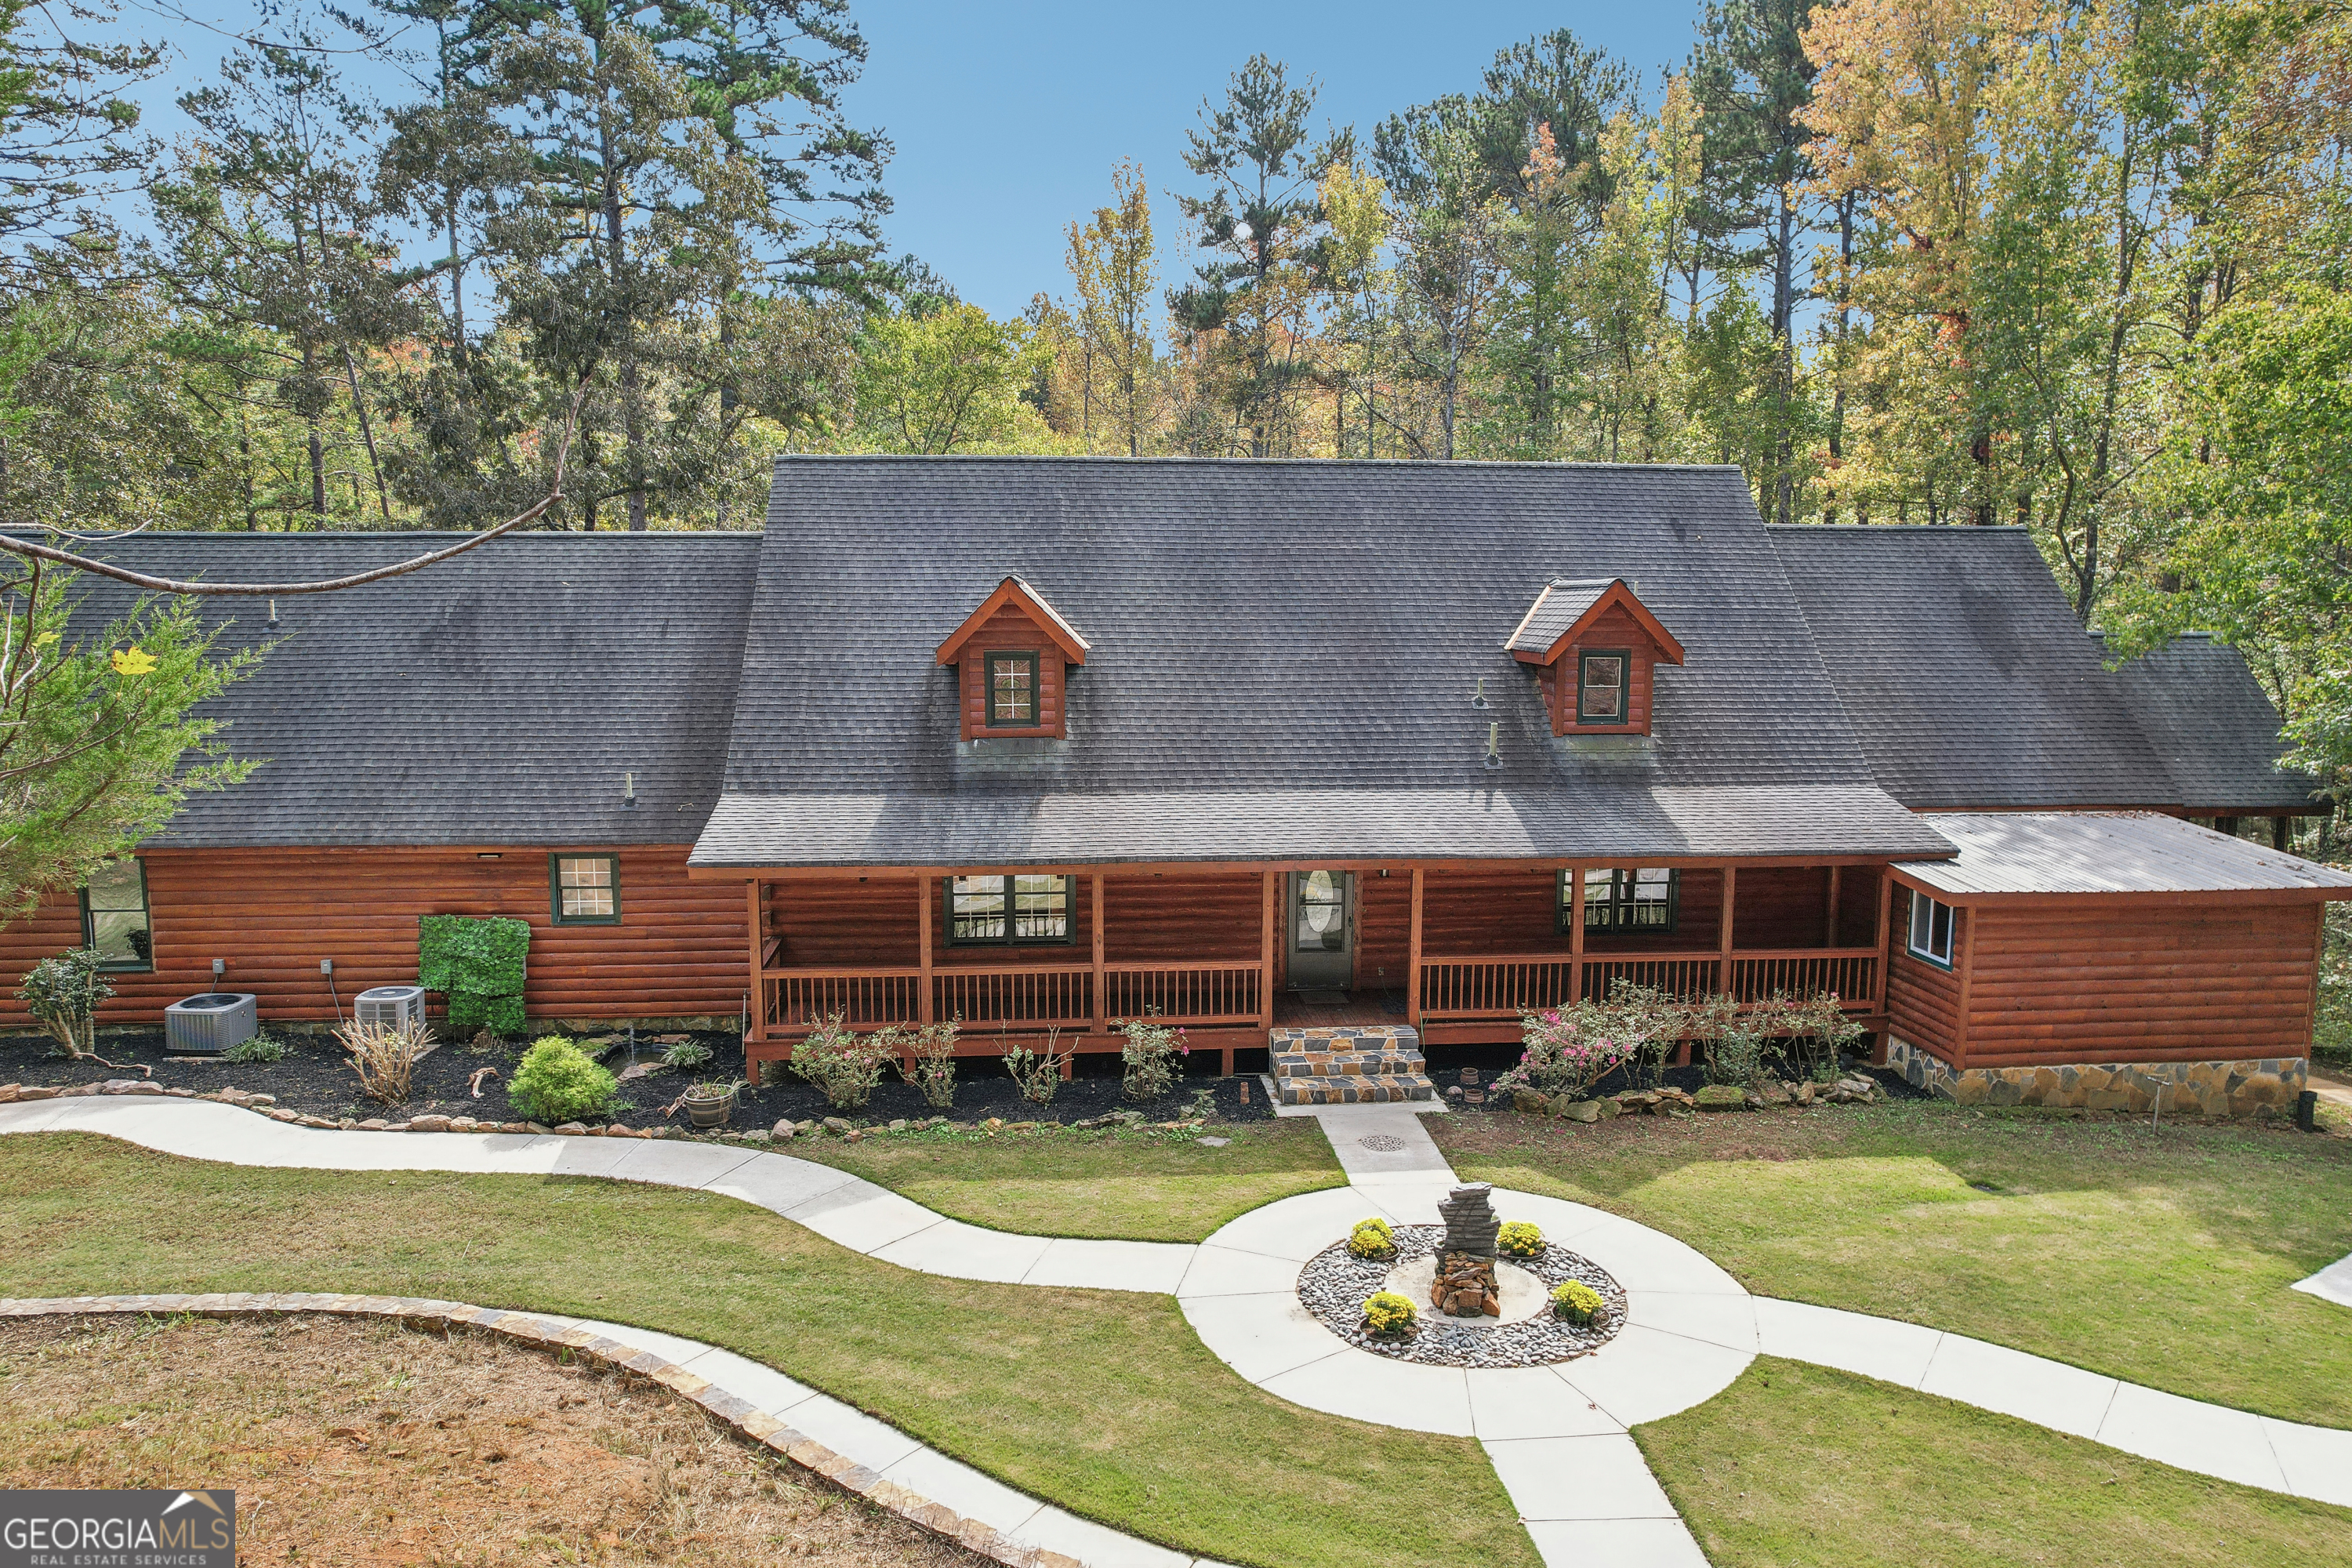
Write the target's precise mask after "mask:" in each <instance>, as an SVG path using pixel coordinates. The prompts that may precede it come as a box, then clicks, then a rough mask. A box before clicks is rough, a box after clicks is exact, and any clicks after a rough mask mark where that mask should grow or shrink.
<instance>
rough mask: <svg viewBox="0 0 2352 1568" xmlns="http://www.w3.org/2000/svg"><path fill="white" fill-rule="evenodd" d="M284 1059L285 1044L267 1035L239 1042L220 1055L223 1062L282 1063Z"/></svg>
mask: <svg viewBox="0 0 2352 1568" xmlns="http://www.w3.org/2000/svg"><path fill="white" fill-rule="evenodd" d="M285 1059H286V1042H285V1041H283V1040H273V1039H271V1038H270V1037H268V1035H256V1036H254V1037H252V1038H251V1039H249V1040H239V1041H238V1042H237V1043H236V1044H235V1045H233V1046H231V1047H229V1048H228V1049H226V1050H225V1051H223V1052H222V1053H221V1060H223V1061H225V1062H282V1061H284V1060H285Z"/></svg>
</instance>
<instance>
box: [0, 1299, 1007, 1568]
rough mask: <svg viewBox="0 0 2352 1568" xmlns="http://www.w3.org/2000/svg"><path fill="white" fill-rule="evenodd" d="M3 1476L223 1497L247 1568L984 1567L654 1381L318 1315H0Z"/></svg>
mask: <svg viewBox="0 0 2352 1568" xmlns="http://www.w3.org/2000/svg"><path fill="white" fill-rule="evenodd" d="M0 1431H5V1432H6V1433H8V1434H9V1440H8V1442H7V1443H6V1444H5V1446H0V1486H5V1487H11V1488H16V1487H180V1486H191V1487H210V1486H222V1487H234V1488H235V1489H236V1498H237V1528H238V1535H239V1542H238V1544H239V1547H240V1549H241V1550H240V1552H239V1554H238V1555H239V1559H240V1561H242V1562H244V1563H335V1564H342V1563H352V1564H369V1565H378V1564H381V1565H387V1568H388V1565H391V1564H408V1563H436V1564H437V1563H453V1564H454V1563H467V1564H505V1563H593V1564H598V1565H612V1568H625V1565H633V1564H639V1563H665V1564H672V1563H675V1564H700V1563H709V1564H713V1565H717V1564H738V1563H764V1562H770V1561H773V1560H776V1559H789V1560H791V1561H793V1562H796V1563H797V1562H807V1563H822V1564H825V1565H827V1568H869V1565H872V1568H880V1565H885V1564H901V1563H904V1564H915V1565H918V1568H967V1565H973V1568H976V1565H978V1564H979V1563H981V1562H982V1559H980V1558H979V1557H976V1556H974V1555H972V1554H971V1552H966V1551H964V1550H963V1549H962V1548H961V1547H959V1546H956V1545H954V1544H953V1543H951V1542H945V1541H942V1540H940V1539H939V1538H938V1537H936V1536H933V1535H930V1534H928V1533H927V1532H925V1531H921V1530H919V1529H917V1528H916V1527H915V1526H913V1525H910V1524H908V1523H906V1522H905V1521H901V1520H898V1519H895V1518H892V1517H890V1516H888V1515H887V1514H883V1513H880V1512H878V1511H877V1510H874V1509H872V1508H870V1507H868V1506H867V1505H866V1503H865V1502H864V1501H863V1500H859V1499H857V1498H854V1497H851V1496H848V1495H847V1494H845V1493H841V1492H837V1491H835V1490H833V1489H830V1488H828V1487H826V1486H824V1484H823V1483H821V1482H816V1481H813V1480H811V1479H807V1478H805V1477H804V1476H803V1475H802V1474H801V1473H799V1472H797V1471H795V1470H794V1469H793V1468H791V1467H790V1466H789V1465H787V1464H785V1463H784V1462H782V1460H779V1459H777V1458H774V1457H773V1456H770V1455H762V1454H761V1453H758V1452H755V1451H753V1450H751V1449H750V1448H748V1447H744V1446H743V1445H741V1444H740V1443H738V1442H736V1441H734V1440H733V1439H731V1438H730V1437H729V1436H727V1435H726V1434H724V1433H723V1432H721V1431H720V1430H719V1428H718V1426H715V1425H714V1424H713V1423H712V1422H711V1421H710V1420H709V1417H707V1416H706V1415H703V1413H702V1412H701V1411H699V1410H698V1409H696V1408H695V1407H694V1406H693V1405H688V1404H687V1403H686V1402H685V1401H684V1400H681V1399H679V1398H677V1396H676V1395H674V1394H670V1393H668V1392H667V1390H664V1389H661V1388H659V1387H656V1386H654V1385H652V1384H646V1382H644V1381H643V1380H641V1379H630V1378H626V1377H625V1376H623V1375H622V1374H618V1373H612V1372H605V1371H597V1370H593V1369H591V1368H588V1367H585V1366H582V1365H578V1364H574V1365H569V1366H566V1365H562V1364H559V1363H557V1362H556V1361H555V1360H554V1358H552V1357H551V1356H549V1355H547V1354H545V1353H544V1352H537V1351H531V1350H526V1349H523V1348H521V1347H520V1346H516V1345H512V1344H509V1343H507V1342H504V1341H501V1340H498V1339H495V1338H493V1337H491V1336H488V1335H481V1334H457V1335H454V1336H452V1337H450V1338H447V1339H443V1338H441V1337H439V1336H437V1335H433V1334H427V1333H422V1332H418V1331H413V1330H409V1329H404V1328H402V1327H399V1326H397V1325H393V1324H382V1323H363V1322H352V1321H341V1320H336V1319H329V1318H285V1319H266V1320H246V1321H225V1322H224V1321H207V1320H202V1319H173V1320H168V1321H156V1320H147V1321H140V1320H135V1319H118V1318H80V1319H76V1318H50V1319H34V1320H27V1321H18V1322H12V1323H0Z"/></svg>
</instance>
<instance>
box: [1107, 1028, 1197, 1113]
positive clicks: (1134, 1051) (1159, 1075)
mask: <svg viewBox="0 0 2352 1568" xmlns="http://www.w3.org/2000/svg"><path fill="white" fill-rule="evenodd" d="M1159 1016H1160V1015H1159V1012H1158V1010H1157V1009H1154V1010H1153V1011H1152V1013H1151V1014H1150V1016H1146V1017H1142V1018H1127V1019H1121V1020H1119V1021H1118V1029H1119V1032H1120V1033H1121V1034H1123V1035H1125V1036H1126V1037H1127V1043H1126V1044H1125V1045H1123V1046H1121V1047H1119V1048H1118V1059H1119V1060H1120V1061H1122V1062H1124V1063H1126V1064H1127V1079H1126V1082H1125V1083H1123V1084H1121V1085H1120V1089H1121V1092H1123V1093H1124V1094H1125V1095H1126V1096H1127V1098H1128V1099H1129V1100H1157V1099H1158V1098H1159V1097H1160V1096H1161V1095H1163V1094H1166V1093H1167V1092H1168V1088H1169V1086H1170V1085H1171V1084H1172V1083H1174V1082H1175V1081H1176V1070H1177V1069H1176V1058H1179V1057H1183V1056H1190V1055H1191V1054H1192V1047H1191V1046H1190V1045H1187V1044H1186V1043H1185V1040H1184V1031H1183V1030H1181V1029H1176V1028H1171V1027H1169V1026H1167V1025H1165V1024H1161V1023H1158V1022H1155V1020H1156V1019H1157V1018H1158V1017H1159Z"/></svg>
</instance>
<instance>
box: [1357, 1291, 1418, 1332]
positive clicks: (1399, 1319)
mask: <svg viewBox="0 0 2352 1568" xmlns="http://www.w3.org/2000/svg"><path fill="white" fill-rule="evenodd" d="M1420 1316H1421V1310H1420V1309H1419V1308H1417V1307H1415V1306H1414V1305H1413V1304H1412V1297H1410V1296H1400V1295H1398V1294H1397V1293H1396V1292H1395V1291H1393V1290H1381V1291H1379V1292H1377V1293H1375V1294H1373V1295H1370V1296H1367V1297H1366V1298H1364V1321H1365V1323H1366V1324H1367V1325H1369V1326H1370V1329H1371V1331H1372V1332H1374V1333H1376V1334H1402V1333H1404V1332H1406V1331H1409V1330H1411V1329H1412V1325H1413V1323H1414V1321H1416V1320H1417V1319H1418V1318H1419V1317H1420Z"/></svg>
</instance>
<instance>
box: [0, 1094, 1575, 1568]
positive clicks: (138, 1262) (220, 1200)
mask: <svg viewBox="0 0 2352 1568" xmlns="http://www.w3.org/2000/svg"><path fill="white" fill-rule="evenodd" d="M213 1290H328V1291H352V1292H364V1293H382V1294H396V1295H413V1296H427V1297H441V1298H446V1299H451V1300H463V1301H471V1302H476V1303H478V1304H481V1305H484V1306H497V1307H507V1308H513V1309H528V1310H536V1311H541V1312H546V1313H551V1314H557V1315H563V1316H584V1317H594V1318H601V1319H605V1320H609V1321H617V1322H622V1323H630V1324H637V1325H641V1326H644V1327H647V1328H653V1329H660V1330H666V1331H669V1332H671V1333H676V1334H683V1335H687V1336H689V1337H692V1338H694V1339H698V1340H702V1341H706V1342H710V1343H712V1344H718V1345H723V1346H725V1347H727V1348H728V1349H730V1350H733V1351H736V1352H740V1353H741V1354H744V1355H747V1356H751V1357H752V1358H754V1359H756V1360H759V1361H761V1362H764V1363H767V1364H769V1365H771V1366H773V1367H776V1368H778V1369H779V1370H781V1371H783V1372H785V1373H790V1374H792V1375H793V1376H795V1377H798V1378H800V1379H802V1380H803V1381H804V1382H806V1383H809V1384H813V1385H814V1386H815V1387H818V1388H820V1389H823V1390H824V1392H826V1393H828V1394H833V1395H835V1397H837V1398H840V1399H843V1400H845V1401H847V1402H849V1403H851V1404H853V1405H856V1406H858V1407H859V1408H861V1409H863V1410H866V1411H869V1412H871V1413H872V1414H874V1415H877V1416H879V1417H881V1418H882V1419H884V1420H887V1421H888V1422H889V1423H890V1424H891V1425H893V1426H898V1428H900V1429H901V1430H903V1431H905V1432H907V1433H908V1434H910V1435H912V1436H916V1437H919V1438H920V1439H921V1440H923V1441H924V1442H926V1443H929V1444H930V1445H932V1446H933V1447H937V1448H939V1449H940V1450H941V1451H943V1452H945V1453H949V1454H951V1455H953V1456H955V1457H956V1458H961V1459H963V1460H965V1461H966V1462H968V1463H970V1464H972V1465H975V1466H978V1467H979V1468H982V1469H983V1470H986V1471H988V1472H989V1473H990V1474H992V1475H994V1476H996V1477H998V1478H1000V1479H1003V1480H1004V1481H1006V1482H1007V1483H1009V1484H1011V1485H1013V1486H1015V1487H1018V1488H1020V1489H1023V1490H1024V1491H1028V1492H1031V1493H1033V1494H1034V1495H1036V1496H1039V1497H1042V1498H1045V1499H1048V1500H1052V1501H1054V1502H1056V1503H1059V1504H1061V1505H1062V1506H1063V1507H1065V1508H1066V1509H1069V1510H1072V1511H1073V1512H1076V1513H1079V1514H1082V1515H1085V1516H1087V1517H1088V1518H1091V1519H1095V1520H1098V1521H1102V1522H1103V1523H1105V1524H1108V1525H1111V1526H1114V1527H1116V1528H1118V1529H1121V1530H1126V1531H1132V1532H1133V1533H1136V1534H1138V1535H1141V1536H1145V1537H1147V1538H1149V1539H1150V1540H1154V1541H1158V1542H1164V1543H1166V1544H1168V1545H1171V1546H1174V1547H1177V1548H1180V1549H1181V1550H1184V1551H1188V1552H1198V1553H1202V1554H1205V1555H1207V1556H1210V1557H1213V1558H1216V1559H1218V1560H1220V1561H1222V1562H1225V1563H1248V1564H1268V1565H1280V1568H1293V1565H1321V1564H1328V1565H1330V1568H1360V1565H1361V1564H1364V1563H1376V1562H1383V1561H1385V1562H1397V1563H1452V1562H1465V1561H1466V1562H1475V1563H1480V1564H1481V1565H1482V1568H1514V1565H1531V1564H1533V1563H1534V1561H1535V1553H1534V1548H1533V1545H1532V1543H1531V1542H1529V1541H1528V1537H1527V1534H1526V1532H1525V1531H1523V1530H1522V1529H1521V1528H1520V1526H1519V1524H1518V1522H1517V1517H1516V1515H1515V1513H1514V1510H1513V1509H1512V1507H1511V1504H1510V1501H1509V1499H1508V1498H1507V1495H1506V1494H1505V1493H1504V1491H1503V1489H1502V1485H1501V1483H1500V1482H1499V1481H1498V1480H1496V1478H1495V1475H1494V1472H1493V1469H1492V1468H1491V1467H1490V1466H1489V1465H1488V1464H1487V1462H1486V1456H1485V1454H1484V1453H1483V1452H1482V1451H1481V1450H1480V1449H1479V1447H1478V1446H1477V1445H1476V1444H1475V1442H1472V1441H1470V1440H1469V1439H1466V1438H1453V1437H1440V1436H1429V1435H1426V1434H1422V1433H1412V1432H1400V1431H1396V1430H1394V1429H1391V1428H1388V1427H1382V1426H1367V1425H1365V1424H1363V1423H1361V1422H1356V1421H1349V1420H1345V1419H1342V1418H1340V1417H1338V1416H1332V1415H1318V1414H1317V1413H1315V1412H1313V1411H1308V1410H1303V1409H1300V1408H1298V1407H1297V1406H1295V1405H1286V1404H1285V1403H1283V1402H1282V1401H1280V1400H1278V1399H1276V1398H1275V1397H1274V1396H1273V1395H1271V1394H1265V1393H1261V1392H1260V1391H1259V1390H1257V1389H1255V1388H1253V1387H1252V1386H1250V1385H1249V1384H1246V1383H1244V1381H1242V1379H1241V1378H1240V1377H1238V1376H1237V1375H1235V1374H1234V1372H1233V1371H1232V1370H1231V1369H1230V1368H1228V1367H1227V1366H1226V1365H1225V1364H1224V1363H1222V1362H1220V1361H1218V1360H1217V1359H1216V1357H1215V1356H1214V1355H1213V1354H1211V1353H1210V1352H1209V1351H1208V1350H1207V1349H1206V1347H1204V1346H1203V1345H1202V1343H1201V1342H1200V1341H1199V1340H1198V1339H1197V1338H1196V1337H1195V1336H1194V1335H1193V1333H1192V1329H1191V1327H1190V1326H1189V1325H1188V1324H1187V1323H1186V1322H1185V1321H1184V1320H1183V1318H1182V1316H1181V1313H1180V1312H1179V1311H1178V1310H1177V1307H1176V1303H1175V1301H1174V1300H1172V1299H1171V1298H1169V1297H1166V1296H1151V1295H1129V1294H1124V1293H1119V1292H1110V1291H1089V1290H1069V1289H1041V1288H1038V1287H1034V1286H1019V1285H992V1284H981V1283H974V1282H970V1281H965V1280H958V1279H939V1278H936V1277H933V1276H929V1275H922V1274H915V1273H910V1272H908V1271H907V1270H905V1269H901V1268H894V1267H892V1266H890V1265H888V1264H885V1263H878V1262H876V1261H874V1260H873V1259H871V1258H863V1257H860V1256H858V1255H857V1254H856V1253H853V1252H850V1251H848V1250H846V1249H845V1248H843V1247H836V1246H835V1245H834V1244H833V1243H831V1242H829V1241H826V1240H824V1238H823V1237H819V1236H816V1235H815V1234H814V1233H813V1232H810V1231H808V1230H805V1229H803V1228H802V1227H801V1226H795V1225H793V1224H791V1223H790V1222H788V1221H786V1220H783V1219H781V1218H778V1217H777V1216H776V1215H772V1214H769V1213H767V1212H766V1211H764V1210H761V1209H758V1208H754V1207H752V1206H751V1205H747V1204H742V1203H738V1202H735V1201H733V1200H730V1199H727V1198H722V1197H718V1196H716V1195H713V1194H703V1193H691V1192H681V1191H677V1190H674V1189H668V1188H662V1187H653V1186H645V1185H638V1184H629V1183H622V1182H607V1181H597V1180H592V1179H582V1178H569V1177H536V1176H532V1177H525V1176H457V1175H446V1174H439V1173H415V1172H401V1173H374V1172H370V1173H327V1172H315V1171H286V1170H275V1169H250V1168H243V1167H236V1166H230V1165H219V1164H210V1163H202V1162H198V1161H193V1160H184V1159H179V1158H176V1157H173V1156H169V1155H163V1154H156V1153H152V1152H148V1151H145V1150H141V1149H136V1148H132V1147H130V1146H128V1145H125V1144H123V1143H121V1142H114V1141H112V1140H108V1139H104V1138H100V1137H98V1136H95V1135H91V1134H87V1133H54V1132H51V1133H34V1134H25V1135H19V1136H11V1137H6V1138H0V1294H5V1295H10V1296H79V1295H98V1294H107V1293H112V1292H161V1291H191V1292H201V1291H213Z"/></svg>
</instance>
